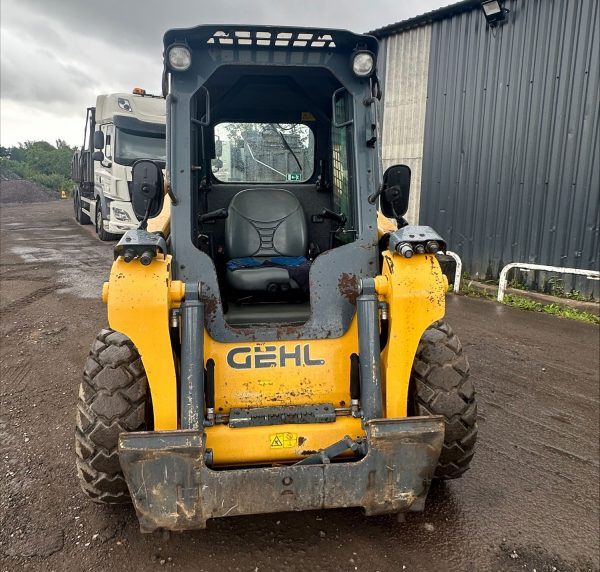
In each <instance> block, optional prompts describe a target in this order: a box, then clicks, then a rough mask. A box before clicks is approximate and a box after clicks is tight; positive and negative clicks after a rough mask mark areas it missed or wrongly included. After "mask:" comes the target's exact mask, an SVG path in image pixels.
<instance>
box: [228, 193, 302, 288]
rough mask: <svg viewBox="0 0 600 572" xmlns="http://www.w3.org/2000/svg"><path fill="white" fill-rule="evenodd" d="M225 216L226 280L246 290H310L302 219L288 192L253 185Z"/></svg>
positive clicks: (296, 203)
mask: <svg viewBox="0 0 600 572" xmlns="http://www.w3.org/2000/svg"><path fill="white" fill-rule="evenodd" d="M228 212H229V215H228V217H227V219H226V221H225V247H226V251H227V255H228V257H229V262H228V263H227V282H228V284H229V286H230V287H232V288H233V289H235V290H241V291H246V292H270V293H272V294H274V293H277V292H286V291H290V290H296V291H305V292H307V291H308V273H309V269H310V262H309V261H308V260H307V259H306V258H305V255H306V253H307V249H308V232H307V228H306V218H305V216H304V211H303V209H302V206H301V205H300V202H299V201H298V199H297V198H296V197H295V196H294V195H293V194H292V193H290V192H289V191H286V190H284V189H274V188H271V187H256V188H252V189H246V190H244V191H240V192H239V193H237V194H236V195H235V196H234V197H233V199H231V202H230V203H229V208H228Z"/></svg>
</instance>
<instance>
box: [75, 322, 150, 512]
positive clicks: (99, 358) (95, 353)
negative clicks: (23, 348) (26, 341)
mask: <svg viewBox="0 0 600 572" xmlns="http://www.w3.org/2000/svg"><path fill="white" fill-rule="evenodd" d="M147 387H148V381H147V379H146V373H145V372H144V367H143V365H142V359H141V358H140V355H139V354H138V352H137V350H136V349H135V347H134V345H133V343H132V342H131V340H130V339H129V338H127V337H126V336H124V335H123V334H120V333H119V332H115V331H114V330H110V329H104V330H102V331H101V332H100V333H99V334H98V336H97V337H96V340H95V341H94V343H93V345H92V349H91V350H90V354H89V356H88V358H87V361H86V364H85V368H84V371H83V379H82V381H81V384H80V386H79V402H78V405H77V421H76V428H75V452H76V454H77V461H76V462H77V474H78V476H79V481H80V484H81V487H82V489H83V491H84V492H85V493H86V494H87V495H88V496H89V497H90V498H91V499H92V500H94V501H95V502H99V503H107V504H119V503H126V502H129V501H130V498H129V492H128V490H127V484H126V482H125V478H124V476H123V473H122V471H121V465H120V463H119V454H118V452H117V444H118V438H119V433H123V432H126V431H143V430H144V429H146V428H149V427H148V426H149V425H151V423H147V420H149V419H150V415H147V411H146V408H147V406H148V399H147V396H148V389H147Z"/></svg>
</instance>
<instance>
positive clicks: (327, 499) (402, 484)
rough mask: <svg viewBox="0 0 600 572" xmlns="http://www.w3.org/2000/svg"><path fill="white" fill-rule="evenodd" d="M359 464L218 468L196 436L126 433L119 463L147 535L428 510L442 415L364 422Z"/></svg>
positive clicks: (188, 433)
mask: <svg viewBox="0 0 600 572" xmlns="http://www.w3.org/2000/svg"><path fill="white" fill-rule="evenodd" d="M365 429H366V440H367V446H368V450H367V454H366V455H365V457H363V458H362V459H361V460H359V461H355V462H334V463H328V464H320V465H290V466H282V467H265V468H249V469H231V470H219V471H215V470H212V469H210V468H209V467H207V466H206V464H205V462H204V459H205V445H204V440H203V435H202V433H200V432H197V431H188V430H181V431H157V432H141V433H123V434H121V435H120V437H119V455H120V461H121V466H122V468H123V472H124V474H125V478H126V480H127V484H128V486H129V490H130V492H131V497H132V499H133V503H134V505H135V509H136V512H137V515H138V519H139V521H140V528H141V530H142V532H152V531H154V530H156V529H158V528H164V529H168V530H187V529H196V528H205V526H206V521H207V520H208V519H209V518H219V517H225V516H235V515H243V514H262V513H273V512H284V511H301V510H318V509H323V508H340V507H363V508H364V509H365V513H366V514H367V515H373V514H385V513H397V512H405V511H419V510H423V507H424V504H425V498H426V497H427V492H428V490H429V484H430V482H431V479H432V477H433V473H434V470H435V467H436V465H437V461H438V457H439V454H440V451H441V449H442V444H443V440H444V423H443V418H442V417H410V418H401V419H379V420H373V421H369V422H367V423H366V424H365Z"/></svg>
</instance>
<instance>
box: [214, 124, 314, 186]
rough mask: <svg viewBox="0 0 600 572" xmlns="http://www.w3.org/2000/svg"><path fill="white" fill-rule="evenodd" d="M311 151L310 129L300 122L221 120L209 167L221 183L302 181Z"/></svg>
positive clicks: (308, 169) (307, 173)
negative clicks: (222, 121) (230, 121)
mask: <svg viewBox="0 0 600 572" xmlns="http://www.w3.org/2000/svg"><path fill="white" fill-rule="evenodd" d="M314 153H315V140H314V135H313V132H312V130H311V129H310V128H309V127H308V126H307V125H304V124H302V123H285V124H282V123H220V124H218V125H216V126H215V155H216V158H215V159H213V160H212V165H211V167H212V172H213V174H214V176H215V177H216V178H217V179H218V180H219V181H221V182H224V183H229V182H243V183H281V182H292V183H294V182H295V183H303V182H305V181H308V180H309V179H310V178H311V176H312V174H313V171H314V163H315V161H314Z"/></svg>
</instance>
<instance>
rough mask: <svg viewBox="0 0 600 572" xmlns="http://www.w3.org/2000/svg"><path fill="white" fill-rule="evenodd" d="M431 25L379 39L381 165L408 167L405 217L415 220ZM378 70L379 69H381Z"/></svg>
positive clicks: (417, 213)
mask: <svg viewBox="0 0 600 572" xmlns="http://www.w3.org/2000/svg"><path fill="white" fill-rule="evenodd" d="M430 38H431V26H421V27H420V28H416V29H414V30H410V31H408V32H404V33H402V34H396V35H393V36H388V37H386V38H385V39H383V40H382V41H381V44H380V54H382V55H383V58H381V57H380V60H381V61H382V65H384V66H385V67H384V70H383V74H382V77H383V78H384V80H383V85H384V90H383V102H384V106H383V109H384V111H383V137H382V159H383V167H384V168H385V169H386V168H387V167H389V166H390V165H394V164H400V163H402V164H405V165H408V166H409V167H410V168H411V171H412V179H411V196H410V202H409V206H408V212H407V216H406V218H407V220H408V221H409V222H411V223H414V224H416V223H418V219H419V207H420V205H419V202H420V200H419V199H420V193H421V169H422V162H423V138H424V133H425V110H426V107H427V78H428V73H429V42H430ZM380 71H381V70H380Z"/></svg>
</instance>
